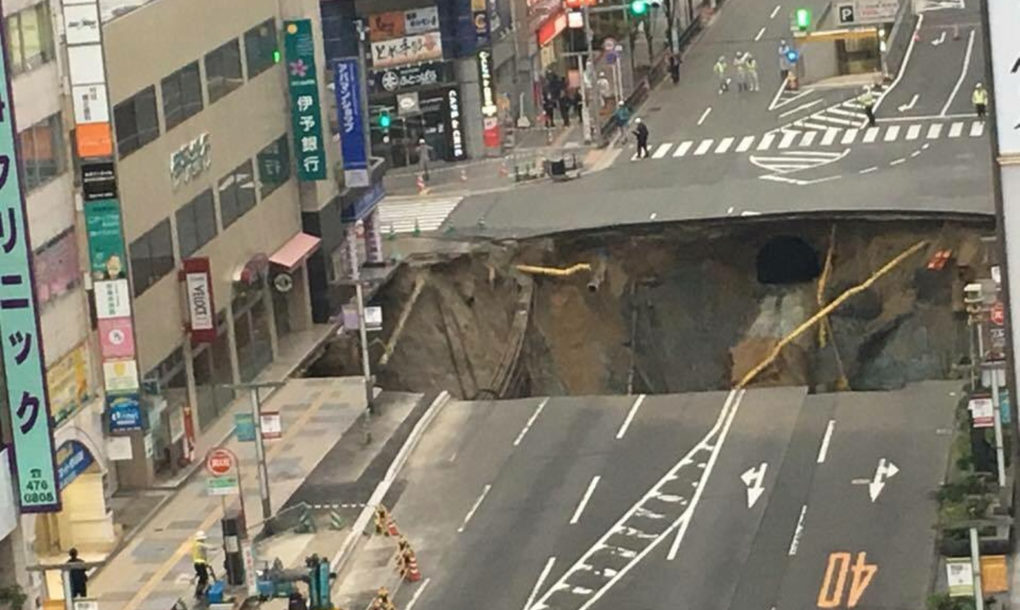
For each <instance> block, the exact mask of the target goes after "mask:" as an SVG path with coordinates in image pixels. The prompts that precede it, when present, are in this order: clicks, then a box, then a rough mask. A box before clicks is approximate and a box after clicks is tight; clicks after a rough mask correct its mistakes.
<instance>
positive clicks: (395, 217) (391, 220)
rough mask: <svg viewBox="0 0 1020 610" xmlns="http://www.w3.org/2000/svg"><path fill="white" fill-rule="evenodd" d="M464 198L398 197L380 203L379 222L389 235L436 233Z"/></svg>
mask: <svg viewBox="0 0 1020 610" xmlns="http://www.w3.org/2000/svg"><path fill="white" fill-rule="evenodd" d="M461 199H463V197H459V196H454V197H416V196H409V197H396V196H392V195H391V196H388V197H386V198H385V199H383V200H382V201H381V202H379V221H380V222H381V223H382V227H383V231H385V232H388V233H414V232H415V229H416V227H415V225H417V230H418V231H435V230H437V229H438V228H439V227H441V226H442V225H443V223H444V222H445V221H446V218H447V217H448V216H449V215H450V214H451V213H452V212H453V210H454V208H456V207H457V205H458V204H459V203H460V201H461Z"/></svg>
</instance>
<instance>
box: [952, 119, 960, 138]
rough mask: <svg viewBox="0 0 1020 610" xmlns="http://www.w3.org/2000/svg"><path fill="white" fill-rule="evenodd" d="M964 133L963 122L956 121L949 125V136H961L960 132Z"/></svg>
mask: <svg viewBox="0 0 1020 610" xmlns="http://www.w3.org/2000/svg"><path fill="white" fill-rule="evenodd" d="M962 133H963V123H960V122H956V123H953V124H952V125H950V126H949V137H950V138H959V137H960V134H962Z"/></svg>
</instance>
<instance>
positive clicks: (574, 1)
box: [563, 0, 595, 9]
mask: <svg viewBox="0 0 1020 610" xmlns="http://www.w3.org/2000/svg"><path fill="white" fill-rule="evenodd" d="M563 3H564V4H565V5H567V8H570V9H579V8H581V7H582V6H595V0H563Z"/></svg>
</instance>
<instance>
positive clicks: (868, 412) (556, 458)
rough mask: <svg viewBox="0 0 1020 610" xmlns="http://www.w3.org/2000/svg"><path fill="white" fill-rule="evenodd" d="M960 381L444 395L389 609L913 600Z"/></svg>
mask: <svg viewBox="0 0 1020 610" xmlns="http://www.w3.org/2000/svg"><path fill="white" fill-rule="evenodd" d="M957 385H958V384H957V383H955V382H926V383H922V384H917V385H912V386H908V387H907V388H905V389H903V390H900V391H895V392H883V393H845V394H831V395H807V394H806V391H805V390H804V389H802V388H775V389H756V390H749V391H746V392H731V393H721V392H717V393H704V394H684V395H658V396H638V397H635V396H631V397H597V398H552V399H544V398H534V399H526V400H516V401H508V402H498V403H466V402H458V403H452V404H450V405H448V406H447V407H446V408H445V410H444V411H443V412H442V413H441V414H440V416H439V417H438V418H437V420H436V421H435V422H434V423H433V425H432V427H431V428H430V430H429V431H428V433H427V434H426V435H425V437H424V439H423V441H422V443H421V445H420V446H419V447H418V449H417V450H416V451H415V453H414V454H413V455H412V457H411V460H410V462H409V464H408V466H407V470H406V471H405V472H404V473H402V474H403V476H404V478H405V479H406V480H407V482H408V483H407V487H406V489H405V490H404V491H403V493H402V495H401V497H400V499H399V501H398V503H397V505H396V506H395V508H394V515H395V516H396V518H397V520H398V521H399V523H400V526H401V531H402V532H404V533H405V534H406V535H407V536H408V538H409V539H410V541H411V543H412V544H413V545H414V547H415V549H416V550H417V552H418V561H419V565H420V566H421V569H422V572H423V574H424V579H423V580H422V581H420V582H418V583H416V584H413V585H404V586H402V587H401V588H400V590H399V591H398V592H397V593H396V601H397V605H398V607H400V608H402V609H406V610H411V608H417V610H475V609H477V608H479V607H485V608H491V609H493V610H542V609H543V608H550V609H552V608H555V609H563V610H567V609H569V610H581V609H586V608H612V609H617V608H636V609H641V610H654V609H657V608H662V609H667V608H668V609H675V608H699V610H700V609H706V610H716V609H737V610H745V609H746V610H752V609H753V610H761V609H765V610H769V609H771V608H775V609H777V610H794V609H796V610H801V609H806V608H822V609H828V608H855V607H858V606H859V607H862V608H864V607H870V608H878V607H881V608H904V609H906V608H917V607H922V606H923V603H924V598H925V593H926V590H927V585H928V584H929V582H930V581H931V578H932V570H933V567H934V566H933V559H932V549H933V542H934V532H933V530H932V524H933V523H934V519H935V505H934V502H933V500H931V498H930V493H931V492H932V491H933V490H934V489H935V488H936V487H937V485H938V484H939V483H940V482H941V480H942V475H943V472H944V470H945V464H946V460H947V456H948V451H949V442H950V436H949V435H948V434H947V433H946V432H947V431H948V430H949V429H951V428H952V419H953V416H952V413H953V408H954V405H955V404H956V401H957V398H956V397H955V396H954V395H953V392H954V390H956V388H957ZM379 584H383V583H379ZM376 586H378V585H376ZM340 597H341V602H342V603H345V604H347V605H345V606H344V607H354V608H361V607H363V605H364V604H365V603H367V601H368V598H369V597H370V591H369V590H364V591H357V590H348V589H345V588H344V585H343V584H341V595H340Z"/></svg>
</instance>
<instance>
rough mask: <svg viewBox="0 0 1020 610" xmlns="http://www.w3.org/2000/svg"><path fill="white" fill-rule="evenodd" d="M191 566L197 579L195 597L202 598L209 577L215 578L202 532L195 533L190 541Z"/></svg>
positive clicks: (207, 585) (207, 546)
mask: <svg viewBox="0 0 1020 610" xmlns="http://www.w3.org/2000/svg"><path fill="white" fill-rule="evenodd" d="M191 564H192V566H193V567H194V568H195V578H197V579H198V584H196V585H195V597H202V596H203V595H204V594H205V590H206V589H207V588H208V587H209V577H210V576H212V577H213V578H216V575H215V574H213V570H212V566H210V565H209V545H208V544H206V536H205V532H203V531H202V530H199V531H197V532H195V538H194V540H192V541H191Z"/></svg>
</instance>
